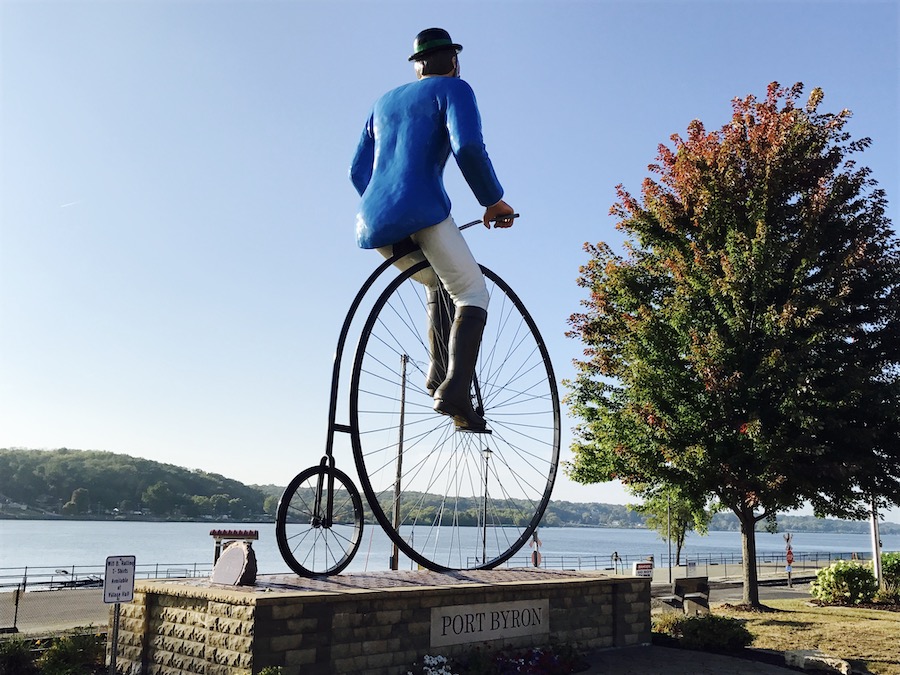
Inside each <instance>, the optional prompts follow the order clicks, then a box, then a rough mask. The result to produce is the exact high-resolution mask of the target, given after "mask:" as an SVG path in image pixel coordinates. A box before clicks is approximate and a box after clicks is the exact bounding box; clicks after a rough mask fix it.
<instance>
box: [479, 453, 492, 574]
mask: <svg viewBox="0 0 900 675" xmlns="http://www.w3.org/2000/svg"><path fill="white" fill-rule="evenodd" d="M481 454H482V455H483V456H484V505H483V507H482V513H483V515H482V521H481V564H482V565H484V564H485V563H487V518H488V470H489V468H490V462H491V454H493V453H492V452H491V449H490V448H489V447H487V446H485V447H484V449H483V450H482V451H481Z"/></svg>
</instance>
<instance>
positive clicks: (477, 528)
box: [276, 220, 560, 576]
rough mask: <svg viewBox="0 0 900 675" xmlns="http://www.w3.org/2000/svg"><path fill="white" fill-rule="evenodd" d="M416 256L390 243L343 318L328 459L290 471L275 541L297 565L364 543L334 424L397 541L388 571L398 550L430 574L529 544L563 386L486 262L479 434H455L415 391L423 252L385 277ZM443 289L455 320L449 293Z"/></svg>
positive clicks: (425, 349) (488, 561) (347, 553)
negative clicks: (349, 348) (355, 333)
mask: <svg viewBox="0 0 900 675" xmlns="http://www.w3.org/2000/svg"><path fill="white" fill-rule="evenodd" d="M480 222H481V221H480V220H476V221H473V222H471V223H468V224H466V225H463V226H462V227H461V228H460V229H466V228H468V227H471V226H472V225H475V224H477V223H480ZM416 252H417V249H410V250H409V251H403V252H400V253H398V254H396V255H395V256H394V257H393V258H391V259H389V260H386V261H384V262H383V263H382V264H381V265H380V266H379V267H378V268H377V269H376V270H375V271H374V272H373V273H372V275H371V276H370V277H369V278H368V279H367V280H366V282H365V283H364V284H363V286H362V288H361V289H360V290H359V292H358V293H357V294H356V297H355V298H354V300H353V302H352V304H351V305H350V310H349V311H348V313H347V317H346V318H345V320H344V324H343V326H342V328H341V333H340V337H339V339H338V345H337V350H336V352H335V357H334V369H333V373H332V383H331V399H330V404H329V418H328V435H327V442H326V446H325V455H324V456H323V457H322V460H321V462H320V463H319V464H318V465H317V466H312V467H310V468H308V469H306V470H305V471H302V472H301V473H299V474H298V475H297V476H296V477H294V479H293V480H292V481H291V482H290V483H289V484H288V486H287V487H286V488H285V491H284V494H283V495H282V497H281V500H280V502H279V505H278V513H277V517H276V539H277V541H278V547H279V549H280V551H281V555H282V556H283V558H284V560H285V562H286V563H287V565H288V566H289V567H290V568H291V569H292V570H293V571H294V572H296V573H297V574H300V575H303V576H321V575H331V574H338V573H340V572H341V571H342V570H344V569H345V568H346V567H347V565H349V564H350V562H351V560H352V559H353V556H354V555H355V554H356V552H357V550H358V548H359V545H360V542H361V539H362V531H363V522H364V520H365V512H364V510H363V503H362V499H361V498H360V494H359V491H358V490H357V488H356V486H355V485H354V483H353V481H352V480H351V479H350V478H349V477H348V476H347V474H346V473H344V472H343V471H341V470H340V469H338V468H337V466H336V465H335V459H334V453H333V448H334V441H335V435H336V434H338V433H341V434H349V436H350V442H351V446H352V450H353V457H354V460H355V464H356V469H357V474H358V478H359V482H360V484H361V485H362V489H363V493H364V494H365V497H366V501H367V502H368V505H369V508H370V509H371V512H372V515H373V516H374V518H375V519H376V520H377V521H378V523H379V525H381V527H382V528H383V530H384V531H385V533H387V535H388V536H389V537H390V539H391V540H392V542H393V545H394V555H393V561H394V566H395V568H396V561H397V559H398V552H402V553H403V554H405V555H406V556H407V557H408V558H410V559H411V560H412V561H413V562H415V563H417V564H419V565H421V566H422V567H425V568H428V569H431V570H435V571H447V570H461V569H490V568H492V567H496V566H497V565H499V564H501V563H503V562H505V561H507V560H508V559H509V558H510V557H511V556H512V555H514V554H515V553H516V552H517V551H518V550H519V549H520V548H521V547H522V546H523V545H524V544H525V543H526V542H527V541H528V539H529V538H530V537H531V535H532V534H533V533H534V531H535V529H536V528H537V526H538V524H539V523H540V520H541V517H542V516H543V514H544V510H545V508H546V507H547V503H548V501H549V499H550V493H551V490H552V488H553V483H554V480H555V478H556V470H557V464H558V461H559V444H560V413H559V396H558V393H557V388H556V380H555V379H554V374H553V368H552V366H551V363H550V358H549V356H548V353H547V348H546V346H545V344H544V341H543V339H542V338H541V335H540V333H539V332H538V329H537V326H536V325H535V323H534V321H533V320H532V318H531V316H530V315H529V313H528V311H527V310H526V309H525V306H524V305H523V304H522V301H521V300H520V299H519V298H518V296H517V295H516V294H515V293H514V292H513V290H512V289H511V288H510V287H509V286H508V285H507V284H506V283H505V282H504V281H503V280H502V279H501V278H500V277H498V276H497V275H496V274H494V272H492V271H490V270H489V269H487V268H485V267H484V266H482V267H481V269H482V272H483V273H484V277H485V282H486V284H487V287H488V291H489V292H490V307H489V308H488V320H487V325H486V327H485V330H484V335H483V337H482V341H481V351H480V354H479V357H478V364H477V366H476V372H475V377H474V378H473V383H472V396H473V402H474V407H475V408H476V409H477V410H478V411H479V412H480V413H481V414H483V416H484V418H485V419H486V420H487V426H488V430H489V431H488V433H471V432H465V431H459V430H457V429H456V427H455V425H454V422H453V420H452V418H450V417H446V416H443V415H440V414H438V413H436V412H435V411H434V410H433V409H432V405H433V400H432V397H431V394H429V392H428V391H427V390H426V388H425V381H426V372H427V370H428V367H429V363H430V358H431V354H430V348H429V337H428V334H429V325H428V319H427V317H428V316H429V313H428V312H427V311H426V288H425V286H423V285H422V284H421V283H419V282H417V281H416V280H415V277H416V275H417V274H418V273H419V272H421V271H422V270H423V269H425V268H426V267H428V262H427V261H422V262H418V263H416V264H415V265H413V266H412V267H410V268H409V269H407V270H405V271H402V272H399V274H397V276H396V277H395V278H393V279H390V277H389V276H388V277H387V279H390V280H389V281H387V282H386V283H385V278H383V275H385V272H386V271H387V270H389V269H390V270H393V269H395V268H393V267H392V265H393V263H394V262H396V261H397V260H398V259H400V258H401V257H402V256H403V255H415V254H416ZM419 256H420V257H421V254H419ZM377 283H381V286H383V289H382V290H381V291H380V294H378V295H377V296H376V297H375V298H374V301H372V302H371V309H370V310H369V313H368V315H367V316H366V318H365V321H364V323H363V324H362V329H361V330H360V331H359V341H358V343H357V347H356V353H355V356H354V357H353V359H352V372H351V374H350V388H349V401H348V405H347V409H348V417H349V419H348V421H347V422H346V423H339V422H338V421H337V408H338V398H339V396H338V389H339V376H340V369H341V362H342V360H343V353H344V346H345V344H346V341H347V339H348V337H349V333H350V329H351V325H352V324H353V322H354V318H355V317H356V314H357V311H358V310H359V308H360V305H361V304H362V303H363V301H364V299H365V298H366V296H367V295H372V294H373V293H374V291H373V288H374V287H375V286H376V285H377ZM442 295H443V302H445V303H447V304H446V312H447V313H449V314H450V315H451V316H452V302H451V301H450V298H449V296H448V295H447V294H446V293H443V294H442ZM444 348H446V345H444Z"/></svg>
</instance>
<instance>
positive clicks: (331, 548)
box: [275, 465, 363, 577]
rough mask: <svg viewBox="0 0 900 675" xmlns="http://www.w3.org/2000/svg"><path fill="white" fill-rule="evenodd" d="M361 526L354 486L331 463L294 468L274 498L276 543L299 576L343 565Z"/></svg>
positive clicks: (332, 570) (353, 551)
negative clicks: (284, 485) (301, 468)
mask: <svg viewBox="0 0 900 675" xmlns="http://www.w3.org/2000/svg"><path fill="white" fill-rule="evenodd" d="M331 479H333V480H331ZM329 503H330V504H331V509H330V511H329V508H328V505H329ZM362 529H363V508H362V500H361V499H360V496H359V490H357V489H356V486H355V485H354V484H353V482H352V481H351V480H350V479H349V478H348V477H347V474H345V473H344V472H343V471H341V470H339V469H337V468H332V467H327V466H323V465H319V466H314V467H310V468H309V469H306V470H305V471H303V472H301V473H299V474H298V475H297V476H295V477H294V479H293V480H292V481H291V482H290V483H289V484H288V486H287V487H286V488H285V490H284V494H282V496H281V500H280V501H279V502H278V513H277V516H276V521H275V538H276V540H277V541H278V549H279V550H280V551H281V556H282V558H284V561H285V562H286V563H287V565H288V567H290V568H291V569H292V570H293V571H294V572H296V573H297V574H299V575H301V576H304V577H316V576H325V575H330V574H339V573H340V572H341V571H343V570H344V569H345V568H346V567H347V565H349V564H350V561H351V560H353V556H354V555H355V554H356V551H357V549H359V543H360V541H361V540H362Z"/></svg>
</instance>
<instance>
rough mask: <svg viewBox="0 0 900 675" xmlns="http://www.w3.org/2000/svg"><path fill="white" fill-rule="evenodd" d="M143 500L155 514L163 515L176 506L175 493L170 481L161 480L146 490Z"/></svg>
mask: <svg viewBox="0 0 900 675" xmlns="http://www.w3.org/2000/svg"><path fill="white" fill-rule="evenodd" d="M141 502H143V504H144V506H146V507H147V508H148V509H150V512H151V513H153V514H154V515H163V514H166V513H169V512H170V511H171V510H172V509H173V508H174V507H175V493H174V492H172V489H171V488H170V487H169V484H168V483H163V482H162V481H159V482H157V483H154V484H153V485H151V486H150V487H148V488H147V489H146V490H144V494H142V495H141Z"/></svg>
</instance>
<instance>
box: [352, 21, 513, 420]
mask: <svg viewBox="0 0 900 675" xmlns="http://www.w3.org/2000/svg"><path fill="white" fill-rule="evenodd" d="M460 51H462V46H461V45H459V44H456V43H454V42H453V40H452V39H451V38H450V35H449V33H447V31H445V30H443V29H441V28H428V29H426V30H423V31H421V32H420V33H419V34H418V35H417V36H416V38H415V41H414V42H413V54H412V56H410V57H409V60H410V61H412V62H413V64H414V66H415V71H416V77H417V79H416V80H415V81H414V82H410V83H407V84H404V85H401V86H399V87H397V88H396V89H392V90H391V91H389V92H387V93H386V94H384V95H383V96H382V97H381V98H379V99H378V100H377V101H376V102H375V105H374V106H373V108H372V111H371V113H370V115H369V118H368V120H367V122H366V125H365V128H364V129H363V132H362V135H361V137H360V141H359V146H358V147H357V150H356V154H355V156H354V158H353V162H352V165H351V168H350V179H351V181H352V182H353V185H354V187H355V188H356V190H357V192H359V194H360V196H361V201H360V207H359V213H358V215H357V221H356V237H357V243H358V245H359V246H360V247H361V248H374V249H377V250H378V251H379V252H380V253H381V254H382V255H383V256H385V257H386V258H388V257H391V256H393V255H394V254H395V253H397V252H399V251H400V250H403V249H402V247H409V249H410V250H415V249H416V247H417V248H418V251H416V252H415V253H411V254H410V255H407V256H405V257H403V258H401V259H400V260H399V261H398V263H397V265H398V266H399V267H401V268H402V269H407V268H409V267H410V266H412V265H413V264H415V263H417V262H419V261H421V260H422V256H424V258H425V259H426V260H428V262H429V264H430V267H429V268H426V269H425V270H423V271H422V273H421V274H419V275H418V276H417V277H416V278H417V280H418V281H420V282H421V283H423V284H424V285H425V286H426V288H427V307H428V319H429V322H430V326H429V346H430V352H431V365H430V368H429V371H428V374H427V378H426V387H427V388H428V391H429V392H430V393H431V394H432V395H433V397H434V409H435V410H436V411H437V412H439V413H441V414H444V415H448V416H451V417H453V418H454V422H455V424H456V427H457V429H459V430H462V431H471V432H482V433H483V432H486V431H487V429H486V423H485V420H484V418H483V417H482V416H481V415H480V414H479V413H478V412H477V411H476V410H475V409H474V407H473V405H472V399H471V395H470V389H471V385H472V377H473V374H474V370H475V365H476V361H477V357H478V350H479V347H480V344H481V336H482V333H483V331H484V326H485V323H486V320H487V307H488V293H487V288H486V286H485V283H484V279H483V277H482V274H481V269H480V268H479V266H478V263H477V262H476V261H475V258H474V256H473V255H472V253H471V251H470V250H469V247H468V246H467V244H466V242H465V239H464V238H463V236H462V234H461V233H460V231H459V229H458V228H457V226H456V224H455V222H454V221H453V218H452V216H451V215H450V199H449V198H448V196H447V192H446V190H445V189H444V184H443V172H444V166H445V165H446V162H447V160H448V159H449V157H450V154H451V153H452V154H453V156H454V158H455V160H456V163H457V165H458V166H459V168H460V171H461V172H462V175H463V177H464V178H465V180H466V182H467V183H468V185H469V187H470V188H471V190H472V192H473V194H474V195H475V198H476V199H477V200H478V202H479V203H480V204H481V205H482V206H484V207H485V211H484V218H483V221H484V225H485V227H488V228H490V223H491V222H494V223H495V224H496V226H497V227H509V226H510V225H512V222H513V220H512V219H513V217H514V216H515V214H514V211H513V209H512V207H511V206H510V205H509V204H507V203H506V202H505V201H503V188H502V187H501V185H500V183H499V181H498V180H497V176H496V175H495V173H494V169H493V166H492V164H491V160H490V158H489V157H488V154H487V151H486V150H485V147H484V141H483V138H482V133H481V117H480V115H479V112H478V106H477V103H476V101H475V95H474V93H473V91H472V88H471V87H470V86H469V85H468V84H467V83H466V82H465V81H464V80H461V79H460V78H459V56H458V54H459V52H460ZM447 295H449V299H450V302H448V301H447V300H446V296H447Z"/></svg>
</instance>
